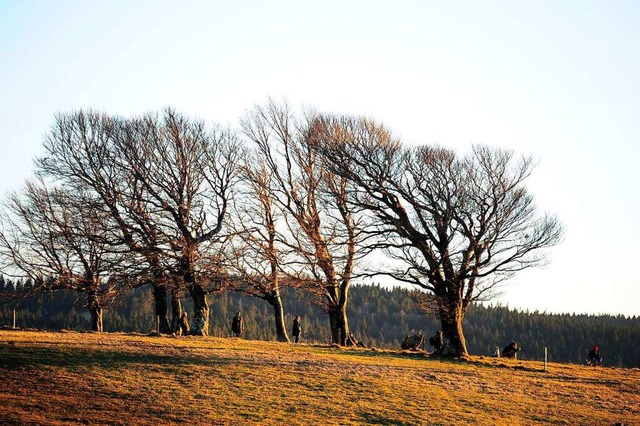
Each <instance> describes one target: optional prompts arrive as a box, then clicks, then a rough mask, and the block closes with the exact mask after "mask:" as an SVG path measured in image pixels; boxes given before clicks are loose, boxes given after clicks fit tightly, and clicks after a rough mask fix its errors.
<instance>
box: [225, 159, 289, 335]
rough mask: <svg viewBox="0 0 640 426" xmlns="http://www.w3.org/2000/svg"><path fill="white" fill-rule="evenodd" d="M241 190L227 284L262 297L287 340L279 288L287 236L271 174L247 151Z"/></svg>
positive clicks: (233, 225)
mask: <svg viewBox="0 0 640 426" xmlns="http://www.w3.org/2000/svg"><path fill="white" fill-rule="evenodd" d="M241 176H242V182H243V185H242V186H243V191H242V193H241V195H240V196H239V197H237V198H236V200H235V203H233V204H234V211H233V214H232V215H230V222H231V223H232V225H231V226H232V228H233V230H234V234H235V235H234V238H233V239H231V244H230V247H231V253H230V254H229V256H228V257H227V259H228V265H229V270H230V271H232V273H233V274H234V275H235V279H232V280H230V283H229V285H230V288H232V289H234V290H236V291H240V292H242V293H245V294H248V295H250V296H253V297H257V298H260V299H263V300H264V301H266V302H267V303H269V304H270V305H271V306H272V307H273V312H274V324H275V329H276V339H277V340H278V341H280V342H289V341H290V340H289V336H288V333H287V329H286V325H285V323H284V310H283V307H282V298H281V296H280V289H281V288H282V286H283V282H284V283H285V285H287V286H288V285H290V284H291V280H287V279H286V274H284V272H283V264H286V249H285V247H286V245H285V241H286V236H285V235H283V233H282V231H281V230H280V229H278V228H279V227H281V226H282V225H283V222H282V218H283V217H282V211H281V209H280V208H279V207H278V205H277V204H276V203H275V202H274V201H273V195H272V194H273V191H272V188H271V180H272V174H271V172H270V171H269V169H268V168H267V167H266V164H265V163H264V162H263V161H260V159H259V156H256V155H248V156H247V157H246V158H245V159H244V161H243V165H242V172H241ZM283 278H284V280H283Z"/></svg>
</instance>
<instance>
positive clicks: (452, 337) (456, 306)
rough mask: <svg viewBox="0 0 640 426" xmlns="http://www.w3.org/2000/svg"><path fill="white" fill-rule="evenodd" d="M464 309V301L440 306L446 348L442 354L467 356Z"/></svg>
mask: <svg viewBox="0 0 640 426" xmlns="http://www.w3.org/2000/svg"><path fill="white" fill-rule="evenodd" d="M463 318H464V310H463V309H462V302H459V303H455V302H454V303H451V304H450V305H449V307H442V308H440V324H441V325H442V334H443V336H444V350H443V351H442V355H445V356H455V357H465V356H467V355H469V353H468V352H467V341H466V339H465V337H464V333H463V332H462V320H463Z"/></svg>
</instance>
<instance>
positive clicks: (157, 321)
mask: <svg viewBox="0 0 640 426" xmlns="http://www.w3.org/2000/svg"><path fill="white" fill-rule="evenodd" d="M156 331H157V332H158V334H160V315H157V316H156Z"/></svg>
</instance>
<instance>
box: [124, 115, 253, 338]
mask: <svg viewBox="0 0 640 426" xmlns="http://www.w3.org/2000/svg"><path fill="white" fill-rule="evenodd" d="M117 149H118V150H119V151H120V152H122V156H121V158H126V159H127V165H128V166H129V167H130V170H131V172H132V175H133V177H134V179H135V181H136V183H137V185H139V188H140V198H139V200H140V203H142V205H144V206H146V211H148V212H149V218H150V223H151V226H152V227H153V228H154V231H155V232H156V233H158V235H161V236H162V242H163V247H162V252H161V254H162V256H163V257H164V258H165V264H166V267H167V268H168V270H169V271H170V274H171V276H172V277H174V278H177V279H174V280H173V282H174V283H176V284H181V285H183V286H184V287H185V288H186V289H187V290H188V292H189V294H190V296H191V298H192V299H193V302H194V315H193V317H192V318H193V320H192V321H193V323H192V333H193V334H197V335H206V334H208V328H209V326H208V324H209V304H208V302H207V297H206V296H207V293H209V292H215V291H221V290H222V283H223V281H224V279H223V276H224V271H222V270H221V269H220V265H221V260H222V259H221V257H220V251H219V249H218V248H217V247H216V244H217V243H219V239H220V237H221V236H222V233H221V231H222V229H223V223H224V219H225V216H226V215H227V213H228V204H229V200H230V198H231V197H232V191H233V186H234V184H235V182H236V180H237V165H238V162H239V159H240V158H242V155H243V154H242V152H243V150H242V147H241V145H240V144H239V142H238V141H237V139H236V137H235V136H234V134H233V133H232V132H230V131H228V130H222V129H218V128H213V129H210V128H208V127H207V126H206V125H205V124H204V123H203V122H202V121H198V120H191V119H189V118H187V117H185V116H183V115H180V114H178V113H176V112H175V111H173V110H171V109H166V110H165V111H163V113H162V114H161V115H147V116H144V117H142V118H139V119H135V120H129V121H127V122H126V123H125V126H124V127H123V131H122V132H121V134H120V135H119V137H118V138H117Z"/></svg>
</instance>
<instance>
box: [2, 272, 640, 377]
mask: <svg viewBox="0 0 640 426" xmlns="http://www.w3.org/2000/svg"><path fill="white" fill-rule="evenodd" d="M24 286H27V287H28V286H29V283H28V282H27V283H25V284H23V283H21V282H18V283H13V282H11V281H9V280H6V279H4V278H3V277H1V276H0V292H1V293H2V295H3V296H4V297H3V298H1V299H0V326H12V325H13V324H12V323H13V313H14V310H15V315H16V326H17V327H19V328H37V329H46V330H62V329H66V330H78V331H88V330H90V319H89V314H88V313H87V311H86V308H85V306H84V305H85V302H84V300H83V299H78V297H77V295H76V294H74V293H69V292H53V293H49V294H40V295H38V296H32V297H29V298H25V299H21V298H12V297H10V296H11V294H12V293H14V292H16V291H20V290H23V289H24ZM152 293H153V291H152V288H151V286H144V287H140V288H137V289H132V290H130V293H129V294H127V295H126V296H127V297H124V298H122V300H121V301H120V302H116V303H115V304H114V306H112V307H110V308H108V309H106V310H105V313H104V330H105V331H106V332H138V333H149V332H151V331H154V330H155V328H156V319H155V318H154V308H153V306H154V300H153V294H152ZM282 298H283V305H284V312H285V317H286V321H285V323H286V324H287V327H288V328H290V326H291V323H292V321H293V317H294V316H295V315H300V316H301V318H302V325H303V335H302V341H303V342H319V343H330V342H331V336H330V332H329V329H328V327H327V325H326V324H327V321H328V318H327V315H326V314H325V313H324V312H323V311H322V310H321V309H319V308H317V307H314V306H313V304H312V303H309V301H306V300H305V296H304V294H303V293H302V292H299V291H298V292H296V291H295V290H292V289H284V291H283V295H282ZM182 302H183V305H184V307H185V309H186V310H187V311H189V312H190V311H191V309H192V306H191V301H190V300H189V298H184V299H183V300H182ZM237 311H239V312H241V313H242V315H243V317H244V320H245V331H244V335H243V337H244V338H246V339H253V340H275V339H276V333H275V327H274V324H273V310H272V307H271V306H270V305H269V304H267V303H265V302H264V301H263V300H261V299H259V298H255V297H249V296H246V295H242V294H241V293H235V292H227V293H223V294H221V295H218V296H216V297H215V298H212V300H211V310H210V323H209V334H210V335H212V336H218V337H230V336H231V319H232V317H233V316H234V314H235V313H236V312H237ZM348 318H349V323H350V327H351V330H352V332H353V334H354V335H355V336H356V337H357V338H358V339H360V340H362V341H363V342H364V343H365V344H366V345H367V346H368V347H378V348H386V349H400V342H401V341H402V340H403V339H404V337H405V336H406V335H407V334H410V333H415V332H419V331H422V332H424V333H425V334H426V335H427V337H428V336H431V335H433V334H434V333H435V331H437V330H438V329H439V321H437V320H436V319H434V318H431V317H429V316H426V315H425V314H424V313H422V312H421V311H420V310H419V309H418V308H417V306H416V305H415V302H414V301H413V300H412V299H411V297H410V295H409V291H408V290H406V289H402V288H398V287H397V288H393V289H388V288H385V287H383V286H380V285H373V286H360V285H357V286H354V287H353V288H352V290H351V293H350V303H349V309H348ZM464 326H465V334H466V337H467V344H468V346H469V352H470V353H471V354H474V355H484V356H494V355H495V352H496V348H500V349H502V348H503V347H504V346H505V345H506V344H508V343H509V342H511V341H516V342H519V343H520V345H521V346H522V350H521V352H520V353H519V355H518V356H519V359H523V360H541V359H542V358H543V354H544V347H545V346H546V347H547V348H548V359H549V361H551V362H569V363H582V362H583V361H584V359H585V357H586V354H587V352H588V351H589V349H590V348H591V347H592V346H593V345H596V344H597V345H599V346H600V348H601V351H602V353H603V356H604V360H605V365H608V366H615V367H636V368H637V367H640V345H637V344H636V343H635V342H638V341H640V318H638V317H625V316H611V315H585V314H580V315H578V314H549V313H542V312H537V311H535V312H520V311H517V310H513V309H510V308H508V307H503V306H483V305H474V306H473V307H472V308H471V309H470V311H469V313H468V315H467V316H466V318H465V324H464ZM288 332H289V333H290V332H291V330H288ZM427 340H428V339H427ZM427 345H428V344H427ZM426 349H427V350H431V349H432V348H429V347H428V346H427V348H426Z"/></svg>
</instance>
